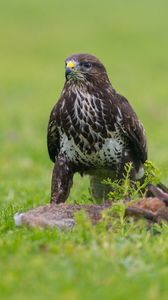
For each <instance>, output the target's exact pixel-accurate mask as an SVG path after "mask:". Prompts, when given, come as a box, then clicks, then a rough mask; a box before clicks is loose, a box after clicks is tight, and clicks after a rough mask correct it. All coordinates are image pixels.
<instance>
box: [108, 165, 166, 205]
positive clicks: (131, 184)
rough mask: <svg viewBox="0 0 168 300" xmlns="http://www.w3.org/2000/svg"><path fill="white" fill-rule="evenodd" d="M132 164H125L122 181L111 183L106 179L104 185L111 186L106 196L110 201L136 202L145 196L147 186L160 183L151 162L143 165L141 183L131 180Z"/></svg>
mask: <svg viewBox="0 0 168 300" xmlns="http://www.w3.org/2000/svg"><path fill="white" fill-rule="evenodd" d="M132 168H133V165H132V163H127V164H126V165H125V167H124V175H123V178H122V179H116V180H114V181H112V180H111V179H110V178H107V179H106V180H104V181H103V183H104V184H107V185H110V186H111V190H112V191H111V192H110V193H109V194H108V198H109V199H110V200H121V199H128V198H129V199H131V200H136V199H138V198H139V197H143V196H145V194H146V191H147V186H148V185H149V184H157V183H159V182H160V171H159V170H158V169H157V168H156V167H155V166H154V164H153V163H152V162H151V161H148V160H147V161H146V162H145V163H144V172H145V173H144V179H143V182H141V181H132V180H131V171H132Z"/></svg>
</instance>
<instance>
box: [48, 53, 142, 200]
mask: <svg viewBox="0 0 168 300" xmlns="http://www.w3.org/2000/svg"><path fill="white" fill-rule="evenodd" d="M47 143H48V152H49V156H50V158H51V160H52V161H53V162H54V169H53V175H52V183H51V185H52V186H51V202H53V203H61V202H65V201H66V199H67V198H68V195H69V192H70V188H71V186H72V181H73V175H74V173H76V172H79V173H80V174H81V175H85V174H89V175H90V178H91V192H92V194H93V196H94V197H95V198H97V199H100V198H102V199H104V198H105V197H106V193H107V186H105V185H103V184H102V179H104V178H107V177H109V178H112V179H114V178H115V179H117V178H118V179H121V178H122V177H123V174H124V166H125V164H126V163H128V162H131V163H132V166H133V169H132V172H131V179H132V180H133V181H136V180H141V179H142V178H143V176H144V168H143V164H144V162H145V161H146V159H147V143H146V137H145V133H144V128H143V125H142V123H141V122H140V121H139V119H138V117H137V115H136V113H135V112H134V110H133V108H132V107H131V105H130V104H129V102H128V101H127V99H126V98H125V97H124V96H122V95H120V94H119V93H118V92H117V91H116V90H115V89H114V88H113V86H112V85H111V83H110V80H109V78H108V75H107V72H106V69H105V67H104V65H103V64H102V63H101V62H100V60H99V59H97V58H96V57H95V56H93V55H90V54H81V53H80V54H74V55H72V56H70V57H68V58H67V59H66V60H65V84H64V87H63V90H62V92H61V95H60V98H59V100H58V102H57V103H56V104H55V106H54V108H53V109H52V111H51V115H50V119H49V124H48V135H47Z"/></svg>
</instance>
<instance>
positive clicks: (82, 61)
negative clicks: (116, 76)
mask: <svg viewBox="0 0 168 300" xmlns="http://www.w3.org/2000/svg"><path fill="white" fill-rule="evenodd" d="M65 77H66V81H71V82H77V83H78V82H88V81H89V82H92V81H94V82H95V81H96V80H99V81H100V79H102V78H104V79H106V80H107V79H108V76H107V73H106V69H105V67H104V66H103V64H102V63H101V62H100V60H98V59H97V58H96V57H95V56H93V55H90V54H82V53H80V54H74V55H72V56H70V57H68V58H67V59H66V60H65Z"/></svg>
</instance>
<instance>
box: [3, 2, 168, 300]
mask: <svg viewBox="0 0 168 300" xmlns="http://www.w3.org/2000/svg"><path fill="white" fill-rule="evenodd" d="M167 10H168V3H167V1H164V0H161V1H155V0H154V1H152V0H148V1H145V0H142V1H139V2H137V1H133V0H128V1H125V2H124V1H121V0H119V1H114V0H113V1H110V0H106V1H103V2H101V1H95V0H93V1H89V0H86V1H76V0H72V1H70V2H63V1H62V2H61V1H58V0H49V1H43V0H41V1H40V0H29V1H21V0H13V1H12V0H11V1H10V0H6V1H2V3H1V4H0V36H1V47H0V69H1V72H0V98H1V100H0V104H1V109H0V144H1V150H0V207H1V221H0V232H1V235H0V275H1V280H0V298H1V299H8V300H9V299H12V300H13V299H17V300H18V299H23V300H24V299H38V298H39V299H47V297H48V298H49V299H63V300H64V299H75V300H76V299H84V298H87V299H103V298H104V299H125V298H127V299H133V298H135V299H152V300H153V299H167V293H168V288H167V286H168V285H167V277H168V276H167V274H168V227H167V225H164V226H163V228H160V227H156V226H155V227H154V228H153V229H152V230H146V228H145V226H143V224H141V225H139V224H138V225H134V224H132V223H131V224H125V223H124V224H122V223H115V221H114V224H113V226H112V227H113V230H112V229H111V230H109V231H106V229H105V227H104V224H100V225H98V226H96V227H95V228H92V227H91V226H90V224H89V223H88V222H86V220H85V219H84V220H83V219H82V218H80V219H79V224H78V226H77V227H76V229H75V230H74V231H72V232H60V231H56V230H45V231H40V230H28V229H25V228H21V229H20V228H19V229H18V228H16V227H15V226H14V224H13V215H14V213H15V212H16V211H19V210H27V209H29V208H31V207H35V206H37V205H40V204H44V203H48V201H49V194H50V177H51V170H52V163H51V162H50V161H49V158H48V154H47V148H46V127H47V122H48V117H49V113H50V110H51V108H52V106H53V105H54V103H55V101H56V100H57V99H58V97H59V94H60V91H61V89H62V86H63V82H64V59H65V58H66V57H67V56H69V55H70V54H72V53H75V52H88V53H93V54H95V55H96V56H98V57H99V58H100V59H101V60H102V61H103V62H104V64H105V65H106V67H107V70H108V73H109V76H110V78H111V81H112V83H113V85H114V87H115V88H116V89H117V90H118V91H119V92H120V93H122V94H124V95H125V96H126V97H127V98H128V99H129V100H130V102H131V103H132V105H133V107H134V108H135V110H136V112H137V113H138V115H139V117H140V119H141V120H142V121H143V123H144V125H145V128H146V132H147V137H148V146H149V159H150V160H152V161H154V162H155V164H156V165H157V166H158V167H159V168H160V169H161V171H162V181H163V182H164V183H166V184H168V171H167V166H168V156H167V149H168V139H167V119H168V109H167V99H168V87H167V75H168V56H167V53H168V36H167V32H168V19H167ZM87 188H88V179H87V178H84V179H83V178H80V177H79V176H76V178H75V181H74V186H73V190H72V193H71V195H70V198H69V201H70V202H73V201H80V202H87V201H88V197H89V196H88V191H87Z"/></svg>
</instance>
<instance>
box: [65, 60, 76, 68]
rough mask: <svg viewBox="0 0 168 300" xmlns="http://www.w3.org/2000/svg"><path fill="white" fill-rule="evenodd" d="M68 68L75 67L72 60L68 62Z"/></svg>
mask: <svg viewBox="0 0 168 300" xmlns="http://www.w3.org/2000/svg"><path fill="white" fill-rule="evenodd" d="M66 66H67V68H70V69H73V68H74V67H75V62H74V61H73V60H70V61H68V62H67V65H66Z"/></svg>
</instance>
